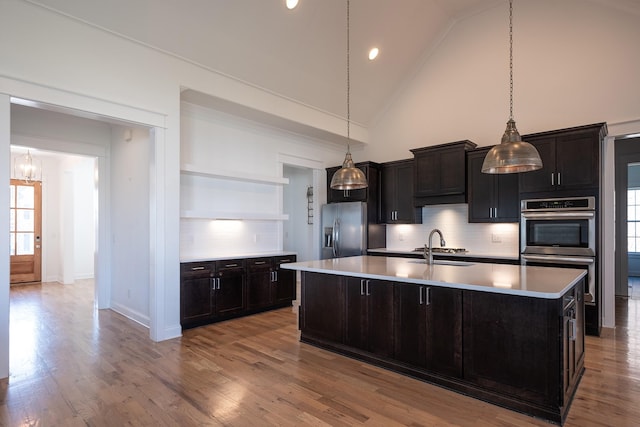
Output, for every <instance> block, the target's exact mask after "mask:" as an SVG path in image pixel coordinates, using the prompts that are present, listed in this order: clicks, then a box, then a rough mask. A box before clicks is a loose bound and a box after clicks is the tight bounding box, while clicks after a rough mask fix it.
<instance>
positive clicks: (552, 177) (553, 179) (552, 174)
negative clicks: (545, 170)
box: [551, 172, 556, 185]
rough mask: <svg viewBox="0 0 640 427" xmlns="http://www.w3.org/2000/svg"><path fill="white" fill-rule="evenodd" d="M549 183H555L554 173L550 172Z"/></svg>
mask: <svg viewBox="0 0 640 427" xmlns="http://www.w3.org/2000/svg"><path fill="white" fill-rule="evenodd" d="M551 185H556V182H555V173H553V172H551Z"/></svg>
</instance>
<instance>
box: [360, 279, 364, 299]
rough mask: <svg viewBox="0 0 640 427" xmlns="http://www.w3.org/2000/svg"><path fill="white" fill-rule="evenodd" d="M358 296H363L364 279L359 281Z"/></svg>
mask: <svg viewBox="0 0 640 427" xmlns="http://www.w3.org/2000/svg"><path fill="white" fill-rule="evenodd" d="M360 295H364V279H360Z"/></svg>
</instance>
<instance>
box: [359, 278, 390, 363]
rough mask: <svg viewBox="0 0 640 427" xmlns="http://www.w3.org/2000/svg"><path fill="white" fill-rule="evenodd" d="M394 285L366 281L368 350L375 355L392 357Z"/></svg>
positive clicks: (378, 281)
mask: <svg viewBox="0 0 640 427" xmlns="http://www.w3.org/2000/svg"><path fill="white" fill-rule="evenodd" d="M394 286H395V284H394V283H392V282H386V281H382V280H366V282H365V287H364V288H365V294H366V297H367V332H368V333H367V336H368V340H369V348H368V350H369V351H370V352H372V353H374V354H376V355H379V356H385V357H393V355H394V353H395V352H394V344H395V340H394V335H393V326H394V309H393V308H394V301H393V288H394Z"/></svg>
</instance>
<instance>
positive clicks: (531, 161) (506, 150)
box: [482, 119, 542, 174]
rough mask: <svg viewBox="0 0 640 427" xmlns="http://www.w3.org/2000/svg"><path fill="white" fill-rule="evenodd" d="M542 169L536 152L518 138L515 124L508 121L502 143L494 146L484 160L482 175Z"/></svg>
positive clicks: (511, 120) (510, 120) (540, 160)
mask: <svg viewBox="0 0 640 427" xmlns="http://www.w3.org/2000/svg"><path fill="white" fill-rule="evenodd" d="M540 168H542V159H541V158H540V154H538V150H536V148H535V147H534V146H533V145H531V144H529V143H528V142H525V141H523V140H522V138H521V137H520V133H518V129H516V122H515V121H513V119H509V121H508V122H507V129H506V130H505V131H504V135H502V142H501V143H500V144H498V145H495V146H494V147H493V148H492V149H491V150H489V152H488V153H487V155H486V156H485V158H484V162H483V163H482V172H483V173H496V174H498V173H518V172H529V171H534V170H537V169H540Z"/></svg>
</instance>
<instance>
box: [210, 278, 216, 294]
mask: <svg viewBox="0 0 640 427" xmlns="http://www.w3.org/2000/svg"><path fill="white" fill-rule="evenodd" d="M209 281H210V282H211V290H212V291H215V290H216V279H215V278H213V277H212V278H210V279H209Z"/></svg>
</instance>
